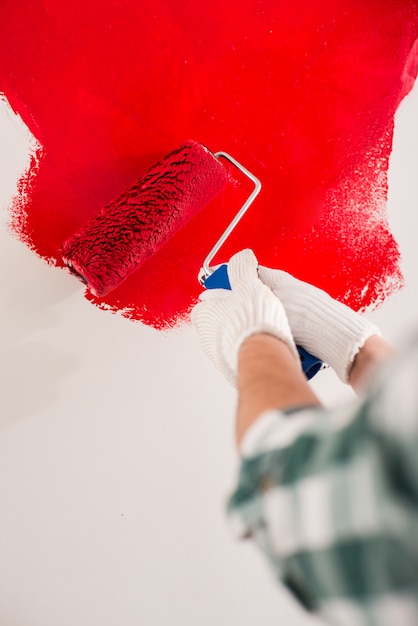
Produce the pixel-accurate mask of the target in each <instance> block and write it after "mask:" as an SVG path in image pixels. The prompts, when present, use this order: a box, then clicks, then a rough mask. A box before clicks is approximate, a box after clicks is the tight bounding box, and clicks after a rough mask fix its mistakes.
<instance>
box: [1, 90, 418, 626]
mask: <svg viewBox="0 0 418 626" xmlns="http://www.w3.org/2000/svg"><path fill="white" fill-rule="evenodd" d="M0 139H1V140H0V193H1V197H0V207H1V223H2V226H1V231H0V239H1V242H0V294H1V301H0V321H1V323H0V342H1V356H0V406H1V411H0V626H84V625H86V626H116V625H118V626H121V625H123V626H134V625H135V626H137V625H138V624H147V625H149V626H173V624H181V625H182V626H196V625H199V626H213V624H240V626H254V624H256V623H262V624H263V626H273V625H276V624H278V623H283V624H292V626H293V625H294V626H298V625H301V626H302V625H303V624H305V625H308V624H312V623H314V620H311V619H309V618H307V617H305V616H303V615H302V613H301V611H300V610H299V609H298V608H297V607H296V606H295V605H294V604H293V601H292V600H291V599H290V598H288V596H287V595H286V594H285V593H284V592H283V591H281V590H280V589H278V588H277V587H276V585H275V583H274V581H273V580H272V578H271V575H270V572H269V570H268V569H267V566H266V565H265V564H264V562H263V561H262V559H261V557H259V555H258V554H257V553H256V552H255V550H253V549H252V547H251V546H249V545H244V544H241V543H237V542H236V541H235V540H234V539H233V538H232V536H231V534H230V531H229V528H228V526H227V524H226V521H225V517H224V513H223V503H224V501H225V498H226V496H227V494H228V492H229V490H230V488H231V487H232V485H233V480H234V476H235V472H236V468H237V458H236V454H235V449H234V443H233V412H234V405H235V396H234V393H233V391H232V390H231V389H230V388H229V387H228V386H227V384H226V383H225V382H224V381H223V380H222V379H221V378H220V376H219V375H218V374H217V372H216V371H214V370H213V368H212V366H211V365H210V363H208V362H207V361H206V359H205V357H204V356H203V354H202V353H201V352H200V349H199V347H198V345H197V340H196V338H195V336H194V332H193V330H192V329H191V328H184V329H182V330H181V331H176V332H172V333H169V334H167V335H162V334H160V333H157V332H156V331H154V330H152V329H150V328H147V327H145V326H142V325H141V324H139V323H132V322H129V321H128V320H126V319H123V318H122V317H119V316H115V315H112V314H111V313H107V312H103V311H100V310H99V309H96V308H95V307H94V306H92V305H91V304H89V303H88V302H87V301H86V300H85V299H84V298H83V287H82V286H81V285H79V283H77V282H76V281H75V280H74V279H73V278H72V277H70V276H69V275H68V274H67V273H66V272H65V271H62V270H58V269H55V268H51V267H48V266H47V265H46V264H45V263H44V262H43V261H41V260H39V259H38V258H37V257H35V255H33V253H31V252H30V251H29V250H27V249H26V248H25V246H24V245H23V244H21V243H20V242H18V241H16V240H15V239H14V238H13V237H12V236H11V234H10V233H9V232H8V231H7V228H6V226H5V223H6V221H7V211H6V206H7V205H8V204H9V201H10V198H11V196H12V195H13V193H14V192H15V191H16V180H17V178H18V176H19V173H21V172H22V168H24V165H25V155H26V154H27V150H28V135H27V133H26V132H25V130H24V129H23V128H22V126H21V125H19V124H18V123H17V121H16V119H14V117H13V116H12V115H11V114H10V112H7V110H6V108H5V107H4V106H2V107H0ZM417 163H418V89H415V91H414V93H413V94H411V95H410V96H409V97H408V98H407V100H406V101H405V102H404V103H403V104H402V106H401V108H400V110H399V114H398V116H397V123H396V134H395V148H394V152H393V156H392V160H391V170H390V201H389V207H388V212H389V220H390V222H391V224H392V227H393V230H394V232H395V234H396V237H397V239H398V241H399V243H400V246H401V250H402V252H403V255H404V260H403V269H404V272H405V277H406V287H405V289H404V290H403V291H402V292H401V293H399V294H397V295H395V296H393V297H392V298H391V299H390V300H389V301H387V302H386V303H385V304H384V306H383V307H382V308H381V309H380V310H379V311H377V312H376V313H375V314H374V315H373V317H374V319H375V320H376V321H377V322H378V323H379V324H380V325H381V327H382V329H383V330H384V331H385V333H386V335H387V336H388V337H389V338H390V339H392V340H396V341H397V340H398V337H400V336H401V334H402V332H403V331H404V329H405V327H408V326H410V324H411V323H412V322H413V321H414V320H416V319H417V293H418V290H417V272H416V264H417V257H418V253H417V242H416V233H417V232H418V228H417V226H418V218H417V211H416V209H417V207H418V181H417V174H418V168H417ZM315 388H316V389H317V390H318V393H320V395H321V397H322V398H323V399H324V401H325V402H327V403H333V402H336V401H338V399H340V398H345V397H348V396H349V395H350V394H348V393H347V391H346V390H345V388H343V387H342V386H341V385H340V384H339V383H338V381H336V379H335V377H334V376H333V375H332V373H331V372H326V373H323V374H321V376H320V377H318V378H317V379H316V381H315Z"/></svg>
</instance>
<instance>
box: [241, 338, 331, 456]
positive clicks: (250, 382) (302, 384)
mask: <svg viewBox="0 0 418 626" xmlns="http://www.w3.org/2000/svg"><path fill="white" fill-rule="evenodd" d="M294 406H298V407H299V406H320V402H319V400H318V398H317V397H316V395H315V394H314V393H313V391H312V389H311V388H310V387H309V385H308V383H307V381H306V378H305V376H304V374H303V372H302V370H301V368H300V367H299V365H298V363H297V362H296V360H295V357H294V356H293V354H292V353H291V351H290V350H289V348H288V346H287V345H286V344H285V343H284V342H283V341H280V340H279V339H276V338H275V337H273V336H271V335H264V334H259V335H253V336H252V337H250V338H249V339H247V340H246V341H244V343H243V344H242V346H241V348H240V351H239V356H238V409H237V420H236V438H237V444H238V446H240V444H241V441H242V439H243V437H244V435H245V433H246V432H247V430H248V429H249V428H250V427H251V426H252V424H253V423H254V422H255V421H256V420H257V419H258V417H259V416H260V415H261V413H263V412H264V411H266V410H268V409H274V408H276V409H286V408H291V407H294Z"/></svg>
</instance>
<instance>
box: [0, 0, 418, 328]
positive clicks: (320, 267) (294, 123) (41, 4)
mask: <svg viewBox="0 0 418 626" xmlns="http://www.w3.org/2000/svg"><path fill="white" fill-rule="evenodd" d="M417 37H418V5H417V3H416V2H413V1H411V0H361V1H360V0H357V1H356V0H350V1H348V0H346V1H344V2H343V1H341V0H340V1H339V0H333V1H331V0H329V1H325V0H311V1H310V2H308V3H307V2H298V1H297V0H296V1H294V2H291V3H289V2H277V0H258V1H256V0H241V1H240V2H239V3H238V2H232V1H229V2H225V1H224V0H222V2H221V0H211V1H210V2H207V3H200V2H193V1H192V0H142V1H141V2H137V0H135V1H134V0H123V1H121V2H117V3H116V2H113V1H111V0H102V1H101V2H98V1H96V0H89V1H88V2H80V1H79V0H67V2H65V3H57V2H54V1H53V0H43V1H41V0H32V1H31V2H30V3H18V2H15V1H14V0H2V3H1V7H0V55H1V59H2V63H1V67H0V90H1V91H3V92H4V93H5V94H6V96H7V98H8V99H9V101H10V102H11V104H12V106H13V107H14V108H15V110H17V111H18V112H19V113H20V114H21V115H22V117H23V119H24V120H25V122H26V123H27V124H28V126H29V128H30V130H31V131H32V132H33V133H34V134H35V136H36V137H37V138H38V139H39V141H40V142H41V144H42V146H43V156H42V160H41V164H40V168H39V172H38V173H37V176H36V178H35V181H34V183H33V185H32V189H31V193H30V198H29V200H28V201H27V202H26V203H25V204H24V203H23V202H22V204H21V205H20V206H19V205H17V207H16V208H15V211H14V227H15V229H16V230H17V231H18V234H19V236H20V237H21V238H22V239H23V240H24V241H25V242H26V243H27V245H28V246H30V247H31V248H32V249H33V250H34V251H35V252H36V253H37V254H38V255H40V256H41V257H44V258H45V259H47V260H48V261H49V262H52V263H56V264H57V265H60V264H61V260H60V258H59V253H58V250H59V248H60V246H61V244H62V243H63V241H65V240H66V239H67V238H68V237H69V236H70V235H71V234H72V233H73V232H74V231H76V230H77V229H78V228H79V227H80V226H81V225H82V224H83V223H84V222H85V221H86V219H87V218H88V217H89V216H91V215H93V214H94V213H95V212H97V211H98V210H99V209H100V208H101V207H102V206H103V205H104V204H107V203H108V202H110V201H111V200H112V199H113V198H115V197H116V196H117V195H119V193H120V192H121V191H123V190H124V188H125V187H127V186H129V185H130V184H131V183H132V182H133V181H134V180H135V179H136V178H137V177H138V176H139V175H141V174H143V173H144V172H145V170H146V169H147V168H148V167H149V166H150V165H151V164H152V163H153V162H155V161H157V160H158V159H160V158H161V157H162V156H163V155H164V154H165V153H167V152H169V151H171V150H172V149H174V148H176V147H178V146H179V145H180V144H181V143H182V142H183V141H184V140H186V139H195V140H197V141H200V142H202V143H204V144H205V145H207V146H208V147H209V148H210V149H211V150H213V151H216V150H226V151H228V152H230V153H231V154H232V155H233V156H235V157H236V158H237V159H238V160H240V161H241V162H242V163H243V164H244V165H245V166H246V167H247V168H248V169H250V170H251V171H253V172H254V174H255V175H256V176H258V177H259V178H260V179H261V181H262V183H263V190H262V192H261V195H260V196H259V198H258V199H257V201H256V203H255V204H254V206H253V207H252V208H251V209H250V211H249V213H248V214H247V216H246V217H245V219H244V220H243V221H242V222H241V224H240V225H239V227H238V228H237V230H236V232H235V233H234V234H233V235H232V236H231V238H230V240H229V241H228V242H227V244H226V245H225V247H224V249H223V250H222V251H221V253H220V258H219V259H216V260H219V261H224V260H227V259H228V258H229V256H230V255H231V254H233V253H234V252H235V251H237V250H239V249H241V248H243V247H251V248H253V249H254V251H255V253H256V255H257V256H258V258H259V260H260V262H262V263H263V264H267V265H270V266H273V267H280V268H283V269H285V270H287V271H290V272H292V273H294V274H295V275H297V276H298V277H299V278H302V279H304V280H309V281H310V282H313V283H314V284H316V285H318V286H320V287H322V288H325V289H327V290H328V291H329V292H330V293H331V294H332V295H333V296H335V297H337V298H339V299H340V300H343V301H345V302H346V303H348V304H349V305H351V306H352V307H353V308H355V309H359V308H362V307H365V306H369V305H371V304H376V303H379V302H380V301H382V300H383V299H384V298H385V297H386V296H387V295H389V294H390V293H391V292H392V291H393V290H395V289H396V288H398V287H399V286H400V284H401V282H402V276H401V272H400V269H399V256H400V255H399V250H398V248H397V245H396V242H395V241H394V239H393V237H392V235H391V234H390V232H389V229H388V225H387V223H386V218H385V202H386V195H387V169H388V159H389V156H390V152H391V146H392V133H393V118H394V113H395V111H396V109H397V107H398V105H399V103H400V101H401V100H402V98H403V97H404V96H405V95H406V94H407V93H408V91H409V90H410V89H411V88H412V85H413V83H414V80H415V77H416V74H417V59H418V47H417V43H416V40H417ZM248 191H249V187H248V186H246V185H245V184H244V183H241V182H240V183H239V184H237V185H232V184H230V185H229V186H228V187H227V188H226V190H225V191H224V192H223V193H222V194H221V195H220V196H219V197H218V198H217V199H216V200H215V201H213V202H212V203H211V204H210V205H209V206H207V207H206V208H205V209H204V210H203V211H202V212H201V213H199V215H197V216H196V217H195V218H193V219H192V220H191V222H190V223H189V224H188V225H187V226H186V227H185V228H184V229H183V230H181V231H180V232H179V233H178V234H177V235H175V236H174V237H173V238H172V239H171V240H170V241H169V242H168V243H167V244H166V245H165V246H164V247H163V248H162V249H161V250H160V251H159V252H158V254H156V255H155V256H154V257H153V258H151V259H149V260H148V261H146V263H145V264H144V265H143V266H142V267H141V268H140V269H139V270H137V271H136V272H135V273H134V274H133V275H132V276H130V277H129V278H128V279H127V280H126V281H125V282H124V283H123V284H122V285H120V287H118V288H117V289H116V290H115V291H113V292H112V293H110V294H109V295H108V296H106V297H105V298H103V299H101V300H99V299H96V298H92V297H91V296H89V295H88V294H86V295H87V297H89V298H90V299H92V300H93V301H94V302H95V303H96V304H98V305H99V306H103V307H105V308H106V307H107V308H111V309H113V310H122V311H123V312H124V315H126V316H127V317H131V318H133V319H139V320H142V321H143V322H144V323H146V324H151V325H153V326H155V327H157V328H167V327H170V326H172V325H173V324H175V323H177V322H178V321H179V320H181V319H183V318H184V317H185V316H186V315H187V311H188V310H189V309H190V307H191V305H192V303H193V302H194V301H195V300H196V298H197V296H198V294H199V292H200V286H199V284H198V282H197V279H196V275H197V273H198V270H199V268H200V266H201V263H202V260H203V258H204V257H205V256H206V254H207V252H208V251H209V249H210V248H211V247H212V245H213V243H214V242H215V240H216V239H217V238H218V236H219V235H220V233H221V232H222V230H223V229H224V227H225V226H226V224H227V223H228V221H229V220H230V219H231V217H232V216H233V214H234V213H235V212H236V210H237V209H238V208H239V206H240V203H241V201H242V199H243V198H244V197H245V195H246V194H247V193H248Z"/></svg>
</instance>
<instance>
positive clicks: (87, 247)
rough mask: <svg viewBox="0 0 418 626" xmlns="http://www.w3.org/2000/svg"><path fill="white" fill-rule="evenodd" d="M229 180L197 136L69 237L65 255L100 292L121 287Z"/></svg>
mask: <svg viewBox="0 0 418 626" xmlns="http://www.w3.org/2000/svg"><path fill="white" fill-rule="evenodd" d="M225 185H226V171H225V169H224V167H223V166H222V164H221V163H220V161H219V160H218V159H216V158H215V157H214V156H213V154H212V153H211V152H210V151H209V150H208V149H207V148H205V147H204V146H202V145H201V144H199V143H197V142H196V141H187V142H186V143H185V144H183V145H182V146H180V147H179V148H177V149H176V150H172V151H171V152H170V153H169V154H168V155H166V156H165V157H164V159H162V160H161V161H158V163H156V164H154V165H153V166H152V167H151V168H150V169H149V170H148V171H147V173H146V174H145V176H144V177H142V178H140V179H139V180H137V181H136V182H135V183H134V184H133V185H131V187H129V188H128V189H126V190H125V191H123V192H122V194H121V195H120V196H119V197H118V198H117V199H116V200H114V201H113V202H112V203H111V204H110V205H108V206H107V207H104V208H103V209H102V210H101V211H99V213H97V214H96V215H94V216H93V217H92V218H91V219H90V220H89V221H88V222H87V224H86V225H85V226H83V227H82V228H81V229H80V230H79V231H78V232H77V233H76V234H75V235H73V236H72V237H71V238H70V239H69V240H67V241H66V242H65V244H64V245H63V248H62V256H63V259H64V261H65V263H66V265H68V266H69V267H70V270H71V271H72V272H73V273H74V274H76V275H77V276H79V277H80V278H81V279H82V280H83V282H85V283H86V284H87V285H88V287H89V290H90V291H91V292H92V293H93V294H94V295H95V296H98V297H102V296H105V295H106V294H108V293H109V292H110V291H112V290H113V289H115V288H117V287H118V286H119V285H120V284H121V283H122V282H123V281H124V280H125V279H126V278H127V277H128V276H129V275H130V274H132V272H134V271H135V270H137V269H138V268H139V267H140V266H141V265H142V264H143V263H145V261H146V260H147V259H149V258H150V257H152V256H154V255H155V254H157V253H158V252H159V250H160V249H161V248H162V246H163V245H164V244H165V243H166V242H167V241H168V240H169V239H170V238H171V237H172V236H173V235H175V234H176V233H178V232H179V231H180V229H181V228H183V227H184V226H185V225H186V224H187V222H188V221H189V220H190V219H191V218H192V217H193V216H194V215H196V213H198V212H199V210H200V209H201V208H202V207H204V206H205V205H206V204H207V203H208V202H209V201H210V200H211V199H212V198H213V197H214V196H215V195H216V194H218V193H219V192H220V191H222V189H223V187H224V186H225Z"/></svg>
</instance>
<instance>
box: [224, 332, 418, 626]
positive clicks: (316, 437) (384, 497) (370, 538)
mask: <svg viewBox="0 0 418 626" xmlns="http://www.w3.org/2000/svg"><path fill="white" fill-rule="evenodd" d="M242 453H243V459H242V464H241V468H240V475H239V481H238V486H237V488H236V490H235V491H234V493H233V494H232V496H231V497H230V499H229V502H228V513H229V516H230V520H231V523H232V524H233V528H235V530H236V531H237V533H238V534H239V535H240V536H251V537H252V538H253V540H254V541H255V542H256V543H257V544H258V546H259V547H260V548H261V550H262V551H263V553H264V554H265V555H266V557H267V559H268V561H269V562H270V564H271V566H272V568H273V570H274V572H275V574H276V576H277V577H278V579H279V580H280V581H281V582H283V583H284V584H285V585H286V586H287V587H288V588H289V589H290V590H291V591H292V592H293V593H294V594H295V595H296V597H297V598H298V599H299V600H300V602H302V604H303V605H304V606H305V607H306V608H307V609H309V610H311V611H314V612H317V613H319V614H320V615H321V616H322V617H324V618H325V619H326V620H327V621H328V622H330V623H332V624H336V625H340V624H341V625H344V626H345V625H347V626H348V625H353V626H356V625H357V624H359V625H367V626H369V625H372V624H373V625H376V626H377V625H379V626H393V625H396V626H398V625H399V624H402V625H405V626H407V625H409V624H418V337H417V338H416V339H415V340H414V341H413V342H412V343H411V345H410V347H409V349H408V350H407V351H406V352H405V353H404V354H403V355H402V356H401V357H400V358H399V359H397V360H396V361H394V363H393V364H392V365H391V366H390V367H389V368H388V369H387V370H386V371H385V372H384V373H383V375H382V376H381V377H380V379H379V380H378V381H377V382H376V384H375V385H374V386H373V388H372V389H371V392H370V394H369V395H368V397H367V398H366V399H364V400H362V401H359V402H357V403H355V404H352V405H350V406H345V407H343V408H341V409H338V410H327V409H318V408H309V409H303V410H299V411H296V412H294V413H292V414H285V413H282V412H279V411H270V412H268V413H266V414H264V415H263V416H261V417H260V419H259V420H258V421H257V422H256V424H255V425H254V426H253V427H252V429H251V431H250V432H249V434H248V437H247V438H246V439H245V441H244V444H243V450H242Z"/></svg>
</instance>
